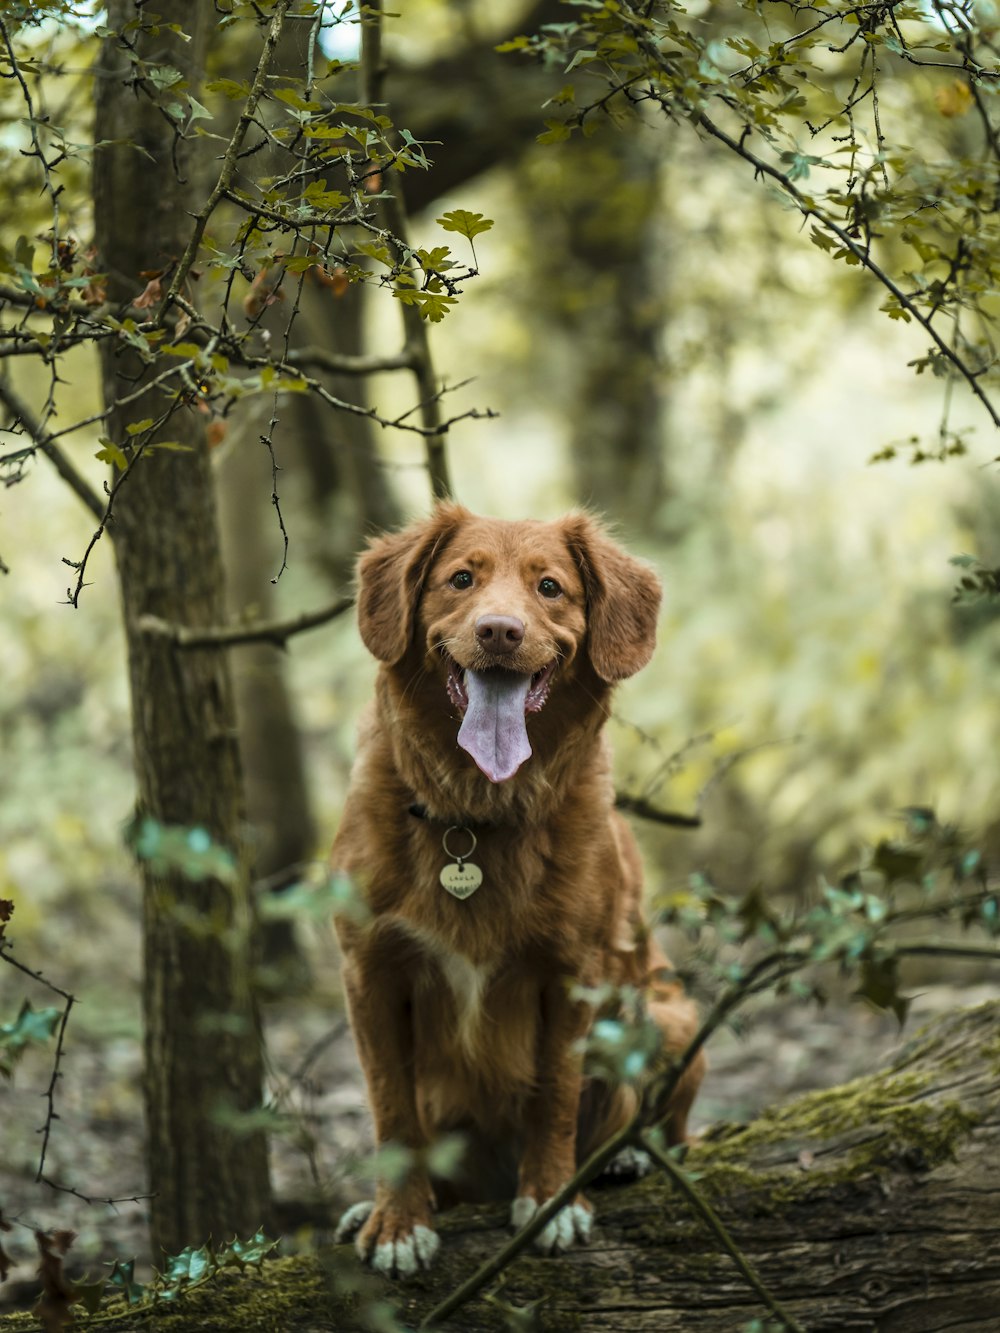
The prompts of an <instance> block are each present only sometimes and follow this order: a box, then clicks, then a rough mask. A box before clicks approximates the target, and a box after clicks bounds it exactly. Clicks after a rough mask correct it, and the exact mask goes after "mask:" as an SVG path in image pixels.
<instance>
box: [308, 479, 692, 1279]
mask: <svg viewBox="0 0 1000 1333" xmlns="http://www.w3.org/2000/svg"><path fill="white" fill-rule="evenodd" d="M659 604H660V584H659V581H658V579H657V577H656V575H655V574H654V572H653V571H652V569H651V568H649V567H648V566H647V565H645V564H643V563H641V562H640V561H638V560H636V559H634V558H633V557H632V556H630V555H628V554H626V552H625V551H623V550H622V549H621V548H620V547H619V546H618V545H617V544H615V543H614V542H613V541H612V540H611V538H610V537H609V536H608V535H607V533H606V532H605V530H604V529H603V528H602V526H601V525H600V523H599V522H598V521H597V520H596V519H595V518H593V517H592V516H591V515H590V514H588V513H584V512H581V513H573V514H570V515H568V516H566V517H565V518H563V519H561V520H559V521H557V522H551V523H545V522H538V521H526V522H508V521H501V520H496V519H491V518H481V517H477V516H475V515H473V514H471V513H470V512H469V511H468V510H466V509H464V508H462V507H461V506H460V505H457V504H454V503H442V504H440V505H438V507H437V508H436V509H435V510H434V512H433V513H432V515H431V516H430V517H429V518H428V519H426V520H424V521H422V522H418V523H415V524H412V525H411V526H409V527H407V528H405V529H404V530H403V531H401V532H397V533H395V534H391V535H387V536H382V537H380V538H377V539H376V540H374V541H373V542H372V543H371V545H370V546H369V548H368V549H367V550H366V552H365V553H364V554H363V555H362V556H361V558H360V561H359V564H358V598H357V608H358V623H359V627H360V632H361V637H362V639H363V641H364V643H365V645H366V646H367V648H368V649H369V650H370V651H371V653H372V654H373V655H374V656H375V657H376V658H377V659H378V661H379V662H380V663H381V666H380V669H379V672H378V677H377V683H376V691H375V702H374V706H373V707H372V708H371V709H370V710H369V711H368V712H367V713H366V715H365V716H364V719H363V721H362V723H361V726H360V733H359V740H358V749H357V757H356V761H355V763H354V766H353V769H352V773H351V780H350V787H349V791H348V795H347V799H346V804H345V808H344V813H343V820H342V823H341V826H340V830H339V833H338V835H337V837H336V840H335V842H334V846H333V853H332V866H333V869H334V871H335V872H338V873H340V874H342V875H344V876H346V877H348V878H349V879H350V881H352V883H353V885H354V886H355V890H356V893H357V894H358V895H359V896H360V899H361V903H362V909H361V911H360V912H358V911H356V910H355V911H352V912H346V911H345V912H343V913H341V914H340V915H339V916H338V918H337V933H338V936H339V940H340V945H341V951H342V954H343V979H344V987H345V992H346V997H347V1003H348V1008H349V1012H350V1017H351V1024H352V1027H353V1031H354V1037H355V1041H356V1045H357V1049H358V1054H359V1057H360V1060H361V1064H362V1066H363V1069H364V1073H365V1078H366V1081H367V1086H368V1097H369V1101H370V1104H371V1110H372V1114H373V1117H374V1122H375V1134H376V1139H377V1143H378V1144H379V1145H384V1144H388V1143H394V1144H399V1145H403V1146H404V1147H405V1148H406V1149H409V1150H410V1151H411V1158H410V1161H411V1169H410V1170H409V1171H408V1172H407V1173H406V1175H405V1178H404V1179H402V1180H398V1179H396V1180H380V1181H379V1182H378V1183H377V1186H376V1197H375V1200H374V1202H373V1203H365V1204H358V1205H355V1207H354V1208H352V1209H349V1210H348V1212H347V1213H346V1214H345V1216H344V1219H343V1220H342V1223H341V1228H340V1232H339V1234H340V1236H341V1237H342V1238H343V1237H347V1236H349V1235H352V1234H355V1235H356V1248H357V1250H358V1253H359V1254H360V1255H361V1257H362V1259H363V1260H365V1261H367V1262H368V1263H370V1264H371V1265H372V1266H373V1267H374V1268H375V1269H376V1270H378V1271H379V1272H381V1273H383V1274H386V1275H393V1276H403V1277H405V1276H408V1275H410V1274H412V1273H414V1272H416V1271H417V1270H418V1269H419V1268H420V1267H426V1266H428V1265H429V1264H430V1263H431V1261H432V1259H433V1257H434V1254H435V1252H436V1250H437V1248H438V1237H437V1235H436V1233H435V1231H434V1229H433V1213H434V1208H435V1205H436V1204H437V1205H438V1206H441V1205H442V1204H443V1203H452V1202H456V1201H459V1200H469V1199H482V1198H484V1197H496V1196H498V1195H503V1194H505V1193H506V1197H508V1198H509V1197H511V1195H512V1194H513V1196H514V1199H513V1204H512V1207H511V1221H512V1223H513V1225H515V1226H522V1225H524V1223H525V1222H526V1221H528V1220H529V1219H530V1217H531V1216H532V1215H533V1213H534V1212H535V1211H536V1210H537V1209H538V1208H539V1207H540V1206H541V1205H542V1204H543V1203H544V1202H545V1201H546V1200H547V1199H550V1198H551V1197H552V1196H553V1195H554V1194H555V1193H556V1191H557V1190H558V1189H559V1188H560V1187H561V1186H563V1185H564V1184H565V1183H566V1182H567V1181H568V1180H569V1179H570V1177H571V1176H572V1175H573V1173H574V1170H575V1168H576V1165H577V1162H578V1160H582V1159H583V1157H584V1156H585V1155H586V1154H587V1153H589V1152H590V1151H592V1150H593V1149H594V1148H595V1147H597V1146H598V1145H599V1144H600V1143H602V1142H603V1141H604V1140H605V1139H607V1137H608V1136H609V1135H610V1134H611V1133H613V1132H615V1131H616V1130H617V1129H619V1128H620V1127H622V1126H623V1125H624V1124H625V1123H626V1122H627V1121H628V1120H629V1118H630V1117H631V1116H632V1115H633V1114H634V1111H635V1109H636V1106H637V1093H636V1091H635V1088H634V1087H633V1086H631V1085H630V1084H628V1083H627V1082H623V1083H619V1084H613V1083H608V1082H604V1083H601V1082H598V1081H596V1080H593V1079H587V1078H585V1076H584V1072H583V1064H582V1055H581V1047H582V1042H583V1039H584V1038H586V1036H587V1033H588V1030H589V1029H590V1027H591V1024H592V1022H593V1019H594V1007H593V1005H591V1004H589V1003H587V1002H586V1000H585V999H582V998H581V995H580V991H579V989H578V988H579V987H598V986H600V985H601V984H602V983H611V984H612V985H618V986H621V985H628V986H633V987H636V988H639V989H644V990H645V991H646V992H647V994H649V995H650V997H651V998H650V999H649V1002H648V1005H647V1013H648V1015H649V1016H650V1017H651V1018H652V1019H653V1020H655V1022H656V1024H657V1025H658V1028H659V1030H660V1033H662V1056H661V1058H662V1059H665V1060H669V1058H670V1057H672V1056H676V1055H678V1054H679V1053H680V1052H682V1051H683V1050H684V1048H685V1047H686V1046H687V1045H688V1043H689V1042H690V1040H691V1039H692V1037H693V1036H694V1034H695V1032H696V1030H697V1014H696V1010H695V1006H694V1004H693V1002H692V1001H691V1000H690V999H689V998H688V997H687V996H686V994H685V993H684V991H683V989H682V987H681V986H680V984H679V983H678V982H676V981H675V980H673V979H672V976H671V975H670V969H669V964H668V963H667V960H666V958H665V956H664V955H663V954H662V953H661V951H660V950H659V948H658V946H657V944H656V943H655V941H654V940H653V939H652V937H651V935H650V934H649V933H648V932H647V930H646V928H645V927H644V925H643V922H642V917H641V912H640V892H641V867H640V863H639V856H638V852H637V849H636V846H635V843H634V840H633V838H632V836H631V833H630V831H629V829H628V827H627V826H626V824H625V822H624V820H623V819H622V818H621V816H620V815H619V814H618V813H617V811H616V810H615V809H614V790H613V786H612V776H611V763H610V749H609V745H608V742H607V739H606V737H605V736H604V734H603V728H604V724H605V722H606V721H607V718H608V713H609V701H610V697H611V693H612V690H613V687H614V684H615V682H616V681H619V680H623V679H625V678H626V677H628V676H632V675H633V674H634V673H635V672H637V671H638V670H639V669H640V668H641V667H643V666H645V665H646V663H647V662H648V661H649V659H650V657H651V655H652V652H653V648H654V643H655V634H656V618H657V612H658V608H659ZM703 1070H704V1065H703V1060H702V1058H701V1056H700V1054H699V1056H698V1057H696V1058H695V1059H694V1060H693V1061H692V1062H691V1064H690V1065H689V1067H688V1068H687V1070H686V1072H685V1074H684V1075H683V1077H682V1078H681V1080H680V1081H679V1083H678V1085H677V1087H676V1089H675V1091H674V1093H673V1095H672V1099H671V1101H670V1103H669V1104H668V1105H667V1106H665V1107H661V1108H659V1110H660V1112H661V1113H662V1114H665V1115H666V1117H667V1118H666V1122H665V1126H666V1131H667V1137H668V1139H669V1140H670V1141H671V1142H673V1143H679V1142H682V1141H683V1140H684V1139H685V1136H686V1124H687V1116H688V1111H689V1109H690V1107H691V1104H692V1102H693V1100H694V1097H695V1094H696V1092H697V1090H698V1085H699V1083H700V1081H701V1078H702V1074H703ZM449 1132H458V1133H460V1134H461V1135H462V1136H463V1140H464V1144H465V1153H464V1157H463V1160H462V1164H461V1166H460V1168H459V1169H458V1172H457V1174H456V1173H455V1172H450V1173H449V1178H448V1179H447V1180H443V1181H432V1180H431V1178H430V1173H429V1171H428V1168H427V1165H426V1162H427V1152H426V1149H427V1148H428V1147H429V1145H431V1144H432V1143H434V1142H435V1141H436V1140H437V1139H439V1138H440V1136H442V1135H445V1134H447V1133H449ZM435 1190H436V1192H437V1193H436V1196H435ZM591 1217H592V1210H591V1205H590V1204H589V1202H588V1201H587V1200H586V1198H584V1196H583V1195H578V1196H577V1197H576V1199H575V1201H573V1202H572V1203H571V1204H568V1205H567V1206H566V1207H564V1208H563V1209H562V1210H561V1211H560V1212H558V1213H557V1214H556V1217H555V1218H554V1219H553V1220H552V1221H550V1223H549V1224H548V1226H547V1227H546V1228H545V1229H544V1230H543V1231H542V1232H541V1233H540V1235H539V1237H538V1238H537V1239H536V1242H535V1243H536V1245H538V1246H539V1248H541V1249H542V1250H543V1251H544V1252H547V1253H551V1252H554V1251H558V1250H564V1249H567V1248H569V1247H570V1246H571V1245H573V1244H574V1243H576V1242H582V1241H585V1240H586V1239H587V1237H588V1235H589V1231H590V1226H591Z"/></svg>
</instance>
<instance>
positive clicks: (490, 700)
mask: <svg viewBox="0 0 1000 1333" xmlns="http://www.w3.org/2000/svg"><path fill="white" fill-rule="evenodd" d="M530 686H531V677H530V676H524V675H521V674H520V672H517V671H505V670H503V669H502V668H500V669H498V670H495V671H466V673H465V692H466V694H467V695H468V696H469V706H468V708H467V709H466V711H465V718H464V719H463V721H462V727H461V730H460V731H459V733H458V743H459V745H460V746H461V747H462V749H463V750H467V751H468V752H469V754H471V755H472V757H473V759H474V760H475V761H476V763H477V764H478V765H479V767H480V768H481V769H482V771H483V772H484V773H485V774H486V776H487V777H488V778H489V780H490V781H491V782H504V781H505V780H506V779H507V778H509V777H512V776H513V775H514V774H515V773H516V772H517V770H518V769H519V768H520V767H521V765H522V764H523V763H524V761H525V759H527V758H528V756H529V755H530V754H531V746H530V745H529V743H528V732H527V729H526V728H525V725H524V701H525V699H526V698H527V694H528V690H529V688H530Z"/></svg>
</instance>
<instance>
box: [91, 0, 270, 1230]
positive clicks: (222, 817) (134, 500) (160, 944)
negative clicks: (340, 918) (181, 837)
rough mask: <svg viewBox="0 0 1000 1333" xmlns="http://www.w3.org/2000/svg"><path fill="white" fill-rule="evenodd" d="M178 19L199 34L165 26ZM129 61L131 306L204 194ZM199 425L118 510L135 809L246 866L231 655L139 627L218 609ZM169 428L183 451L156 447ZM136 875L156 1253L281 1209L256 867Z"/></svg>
mask: <svg viewBox="0 0 1000 1333" xmlns="http://www.w3.org/2000/svg"><path fill="white" fill-rule="evenodd" d="M157 8H158V11H159V14H160V21H161V23H162V26H161V27H160V28H159V30H158V33H157V35H155V36H152V35H150V34H147V33H145V32H142V31H141V30H140V31H138V32H133V33H132V34H131V39H132V40H134V41H135V43H136V46H137V50H138V51H139V53H140V54H141V55H142V56H143V57H144V58H145V59H147V60H149V61H150V62H151V64H153V65H158V66H173V67H175V68H176V69H178V70H180V71H181V72H182V73H183V74H184V76H185V77H186V78H187V80H188V81H189V85H190V87H191V88H192V89H196V88H197V80H198V77H199V72H200V68H201V61H202V58H203V52H204V37H205V29H206V21H207V20H208V18H209V12H208V11H209V9H210V7H203V6H197V7H192V6H190V5H188V4H185V3H183V0H171V2H170V3H167V2H165V3H163V4H160V5H158V6H157ZM137 15H138V16H141V8H140V6H139V5H138V4H137V3H136V0H112V3H111V4H110V5H109V13H108V24H109V26H110V27H111V28H112V29H113V30H114V29H120V28H121V27H123V26H124V24H125V23H126V22H128V21H129V20H131V19H134V18H136V17H137ZM170 22H176V23H178V24H180V26H181V27H182V28H183V29H185V30H187V31H188V32H189V33H190V36H191V40H190V41H189V42H184V41H181V40H179V39H178V38H177V37H176V36H175V35H174V34H173V33H171V32H170V31H168V29H167V26H166V25H167V24H168V23H170ZM132 73H133V70H132V66H131V64H130V62H129V60H128V59H127V58H126V57H125V55H124V52H123V49H122V47H121V46H120V45H119V44H118V43H117V42H116V41H115V40H114V39H113V38H108V39H107V40H106V41H105V42H104V44H103V49H102V54H101V59H100V63H99V67H98V69H97V75H98V77H97V80H96V88H97V93H96V97H97V105H96V138H97V140H98V141H102V140H104V141H108V140H111V141H112V142H111V143H110V144H108V145H107V146H105V147H104V148H102V149H101V150H100V151H99V152H98V153H97V154H96V157H95V167H94V200H95V226H96V236H97V244H98V249H99V252H100V255H101V261H100V262H101V264H102V266H103V267H104V269H105V270H106V271H107V273H108V274H109V279H108V289H109V297H110V299H111V300H112V301H117V302H121V303H122V305H123V306H127V304H128V303H129V301H130V300H134V299H135V297H136V296H138V295H139V293H140V292H141V291H142V288H143V285H144V281H145V280H144V279H143V278H142V277H141V276H140V273H141V272H142V271H143V270H151V269H153V270H155V269H162V268H164V267H167V266H168V265H169V264H170V262H171V261H172V260H173V259H176V258H177V257H178V256H179V255H180V254H181V252H182V250H183V244H184V240H185V239H186V232H187V229H188V228H189V227H190V225H191V222H190V216H189V215H190V214H191V213H192V212H194V211H195V210H196V208H197V206H198V204H199V203H200V202H201V200H200V191H199V190H197V189H196V188H193V187H192V185H191V184H190V181H189V177H190V175H191V173H192V164H191V163H190V162H189V161H188V160H187V155H186V154H185V153H184V152H183V148H184V145H183V144H182V143H178V144H177V145H174V143H173V137H174V136H173V133H172V130H171V127H170V122H169V120H168V118H167V117H166V116H165V115H164V114H163V113H162V111H160V110H159V109H158V108H157V107H156V106H155V105H154V103H153V101H152V100H150V97H149V96H148V95H147V92H144V91H143V90H142V88H141V87H140V88H139V89H137V90H134V89H133V87H132V86H131V85H130V83H129V82H127V80H129V79H130V77H131V75H132ZM148 87H149V85H148V84H147V85H146V88H147V89H148ZM133 145H139V146H141V147H142V149H144V150H145V154H143V153H140V152H137V151H136V150H135V147H134V146H133ZM175 151H176V153H177V170H176V171H175V168H174V165H173V157H172V154H173V153H174V152H175ZM150 159H152V161H151V160H150ZM101 349H102V353H103V355H102V372H103V381H104V401H105V404H106V406H107V408H108V416H107V419H106V422H105V429H106V431H107V434H108V435H109V436H110V438H111V439H112V440H113V441H114V442H116V443H117V444H118V445H119V446H120V447H121V448H122V449H123V450H125V452H126V453H127V454H128V453H129V451H130V449H131V448H132V446H131V445H130V443H129V441H130V436H129V434H128V431H127V427H128V426H129V424H130V423H134V422H136V421H138V420H143V419H146V418H149V417H156V415H157V413H158V412H160V411H163V410H164V409H165V407H166V406H167V402H166V400H165V399H164V398H163V397H162V396H160V397H158V396H157V395H156V394H149V395H146V396H144V397H142V398H140V399H139V400H138V401H137V402H133V403H131V404H128V405H119V399H121V398H122V397H124V396H125V395H126V394H134V393H135V390H136V387H137V384H139V383H141V382H142V380H143V379H145V378H149V377H150V376H151V375H152V374H153V373H154V372H153V371H151V370H150V369H149V368H147V367H146V366H144V365H143V363H142V362H141V361H140V360H139V359H138V357H137V356H136V355H135V354H134V353H131V352H123V351H122V350H121V348H120V347H113V346H112V345H111V343H109V342H108V341H105V342H102V344H101ZM160 369H162V367H160ZM201 421H202V418H201V417H200V415H199V414H198V413H197V412H196V411H194V410H193V409H192V408H189V407H182V408H180V409H179V410H178V411H177V412H175V413H174V415H173V417H172V418H171V420H170V421H169V423H168V424H167V425H166V427H165V428H164V429H163V430H162V431H161V432H160V434H159V436H155V437H153V439H152V442H151V444H152V446H153V447H150V446H147V447H146V448H145V451H144V452H143V453H142V454H141V456H139V457H137V458H135V460H134V462H133V464H132V466H131V470H130V472H129V474H128V476H127V477H126V479H125V482H124V484H123V485H122V487H121V490H120V492H119V493H118V495H117V497H116V500H115V504H114V511H113V522H112V528H111V531H112V534H113V538H114V548H115V553H116V558H117V562H118V569H119V575H120V580H121V597H122V607H123V613H124V620H125V628H126V635H127V642H128V656H129V672H130V684H131V697H132V725H133V743H134V752H135V768H136V780H137V786H138V797H137V817H138V818H140V819H144V818H148V819H150V820H153V821H155V822H156V824H157V825H159V826H178V827H181V828H193V827H197V828H201V829H204V830H206V831H207V832H208V833H209V835H210V836H211V838H212V839H213V840H214V841H215V842H217V843H219V844H221V845H222V846H223V847H225V848H228V849H231V850H232V851H233V852H234V853H236V854H237V857H238V859H239V860H241V861H242V860H243V859H244V858H242V856H240V852H239V848H240V840H241V835H242V821H243V818H244V801H243V786H242V778H241V773H240V762H239V753H238V748H237V742H236V730H235V721H234V713H233V702H232V688H231V684H230V679H229V670H228V662H227V660H226V655H225V653H224V652H213V651H198V652H191V653H184V652H178V651H177V650H176V649H175V648H172V647H171V646H169V645H168V644H167V643H166V642H165V641H163V640H161V639H160V638H158V637H154V636H149V635H146V634H144V633H143V632H142V631H141V629H140V628H139V620H140V618H141V617H142V616H143V615H146V614H153V615H156V616H161V617H163V618H164V619H166V620H168V621H171V622H175V623H178V624H186V625H214V624H218V623H220V622H221V621H222V619H223V592H222V588H223V584H222V567H221V560H220V556H219V541H218V527H217V519H216V512H215V493H214V484H213V477H212V472H211V468H210V464H209V459H208V454H207V450H206V447H205V440H204V432H203V429H202V425H201ZM136 438H140V437H136ZM157 438H159V439H167V440H169V441H171V442H173V443H180V444H181V445H183V451H178V450H177V449H174V448H171V449H165V448H159V449H158V448H155V444H156V440H157ZM141 868H142V878H143V925H144V951H145V973H144V978H145V979H144V1010H145V1101H146V1111H147V1120H148V1147H147V1151H148V1160H149V1183H150V1188H151V1190H152V1192H153V1196H154V1197H153V1199H152V1203H151V1214H152V1240H153V1250H154V1253H156V1252H157V1251H158V1250H159V1249H161V1248H162V1249H165V1250H167V1251H168V1252H171V1253H175V1252H177V1251H178V1250H180V1249H182V1248H183V1247H184V1246H186V1245H189V1244H195V1245H197V1244H201V1243H202V1242H203V1241H205V1240H206V1239H207V1238H208V1237H210V1236H214V1237H216V1238H221V1237H228V1236H230V1235H231V1234H232V1233H233V1232H234V1231H238V1232H240V1233H245V1232H247V1231H248V1230H249V1231H252V1230H253V1229H255V1228H256V1227H257V1226H259V1225H260V1224H261V1223H262V1222H263V1221H264V1220H265V1218H266V1215H267V1214H268V1211H269V1186H268V1171H267V1149H266V1142H265V1139H264V1136H263V1134H262V1133H261V1132H260V1130H259V1129H258V1130H255V1131H253V1132H250V1133H246V1134H240V1133H239V1132H238V1129H237V1127H236V1124H235V1121H236V1120H237V1118H238V1115H239V1113H240V1112H248V1111H251V1110H252V1109H253V1108H254V1107H256V1106H258V1105H259V1104H260V1097H261V1079H262V1057H261V1049H260V1038H259V1028H258V1023H257V1018H256V1013H255V1006H254V1000H253V995H252V991H251V986H250V974H249V959H248V941H249V938H250V931H249V922H250V907H249V898H248V887H247V883H246V877H245V874H244V875H242V876H239V877H238V882H237V883H236V884H235V885H231V884H224V883H222V882H220V881H218V880H214V879H202V880H197V881H195V880H192V879H189V878H186V877H185V876H184V875H182V874H180V873H179V872H177V871H176V870H173V869H170V868H169V867H167V866H165V865H162V864H160V863H157V862H156V861H155V860H154V861H150V860H148V859H146V860H143V861H142V862H141Z"/></svg>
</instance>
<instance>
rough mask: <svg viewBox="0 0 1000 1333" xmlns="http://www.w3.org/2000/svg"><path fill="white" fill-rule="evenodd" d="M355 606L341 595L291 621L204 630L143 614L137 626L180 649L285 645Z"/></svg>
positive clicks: (281, 646)
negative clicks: (296, 635)
mask: <svg viewBox="0 0 1000 1333" xmlns="http://www.w3.org/2000/svg"><path fill="white" fill-rule="evenodd" d="M353 605H354V598H353V597H341V598H339V599H338V600H337V601H336V602H333V603H331V605H330V606H325V607H321V608H320V610H318V611H304V612H303V613H302V614H301V615H298V616H292V617H291V618H290V619H288V620H264V621H260V622H259V623H258V624H256V625H255V624H253V622H250V623H249V624H246V625H216V626H209V627H206V628H204V629H202V628H200V627H199V628H195V627H192V626H190V625H174V624H171V622H170V621H168V620H161V619H160V617H159V616H151V615H147V616H140V617H139V620H138V621H137V628H138V629H139V630H140V631H141V632H142V633H143V634H153V635H157V636H158V637H159V638H162V639H167V640H169V642H170V643H172V644H173V645H174V647H176V648H234V647H237V646H238V645H240V644H245V643H273V644H276V645H277V647H279V648H284V646H285V644H286V643H287V642H288V640H289V639H290V638H291V637H292V636H293V635H295V634H302V633H304V631H306V630H310V629H317V628H318V627H319V626H320V625H326V624H328V623H329V622H330V621H331V620H336V619H337V617H338V616H341V615H343V614H344V612H345V611H349V610H350V609H351V607H352V606H353Z"/></svg>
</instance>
